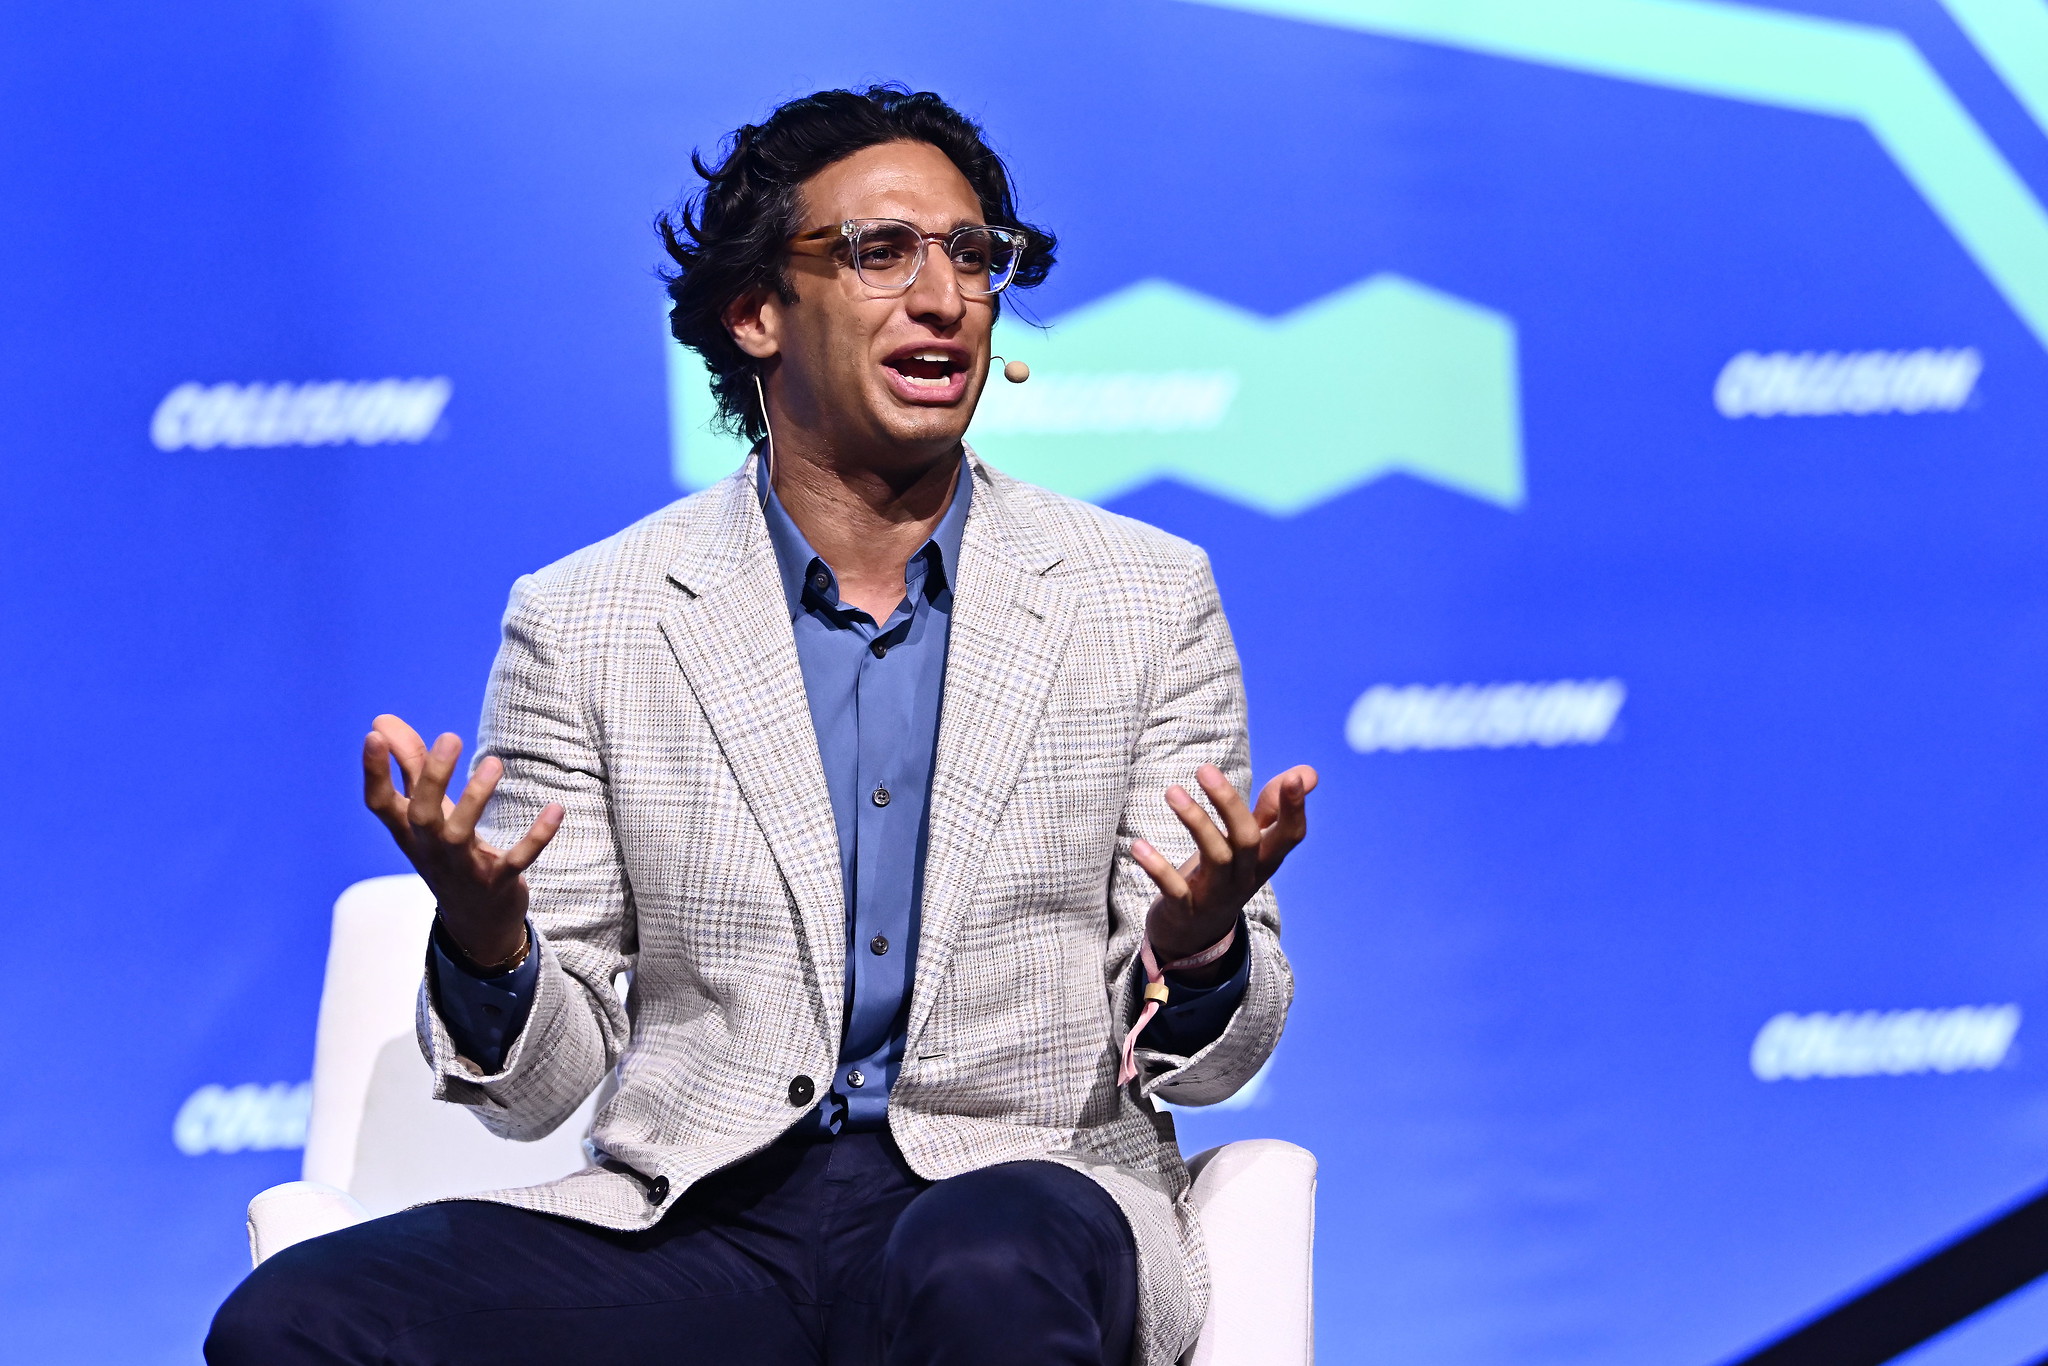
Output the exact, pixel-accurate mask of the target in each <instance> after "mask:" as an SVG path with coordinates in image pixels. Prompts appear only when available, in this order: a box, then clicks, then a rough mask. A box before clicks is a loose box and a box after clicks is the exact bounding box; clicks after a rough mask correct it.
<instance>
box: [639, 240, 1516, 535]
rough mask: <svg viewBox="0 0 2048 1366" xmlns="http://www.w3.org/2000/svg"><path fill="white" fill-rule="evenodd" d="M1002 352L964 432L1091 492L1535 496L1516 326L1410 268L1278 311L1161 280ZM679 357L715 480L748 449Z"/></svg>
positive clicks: (996, 456) (689, 466) (676, 392)
mask: <svg viewBox="0 0 2048 1366" xmlns="http://www.w3.org/2000/svg"><path fill="white" fill-rule="evenodd" d="M996 349H997V351H999V352H1002V353H1003V354H1005V355H1009V356H1012V357H1015V358H1021V359H1024V360H1027V361H1029V363H1030V365H1031V379H1030V382H1029V383H1026V384H1023V385H1011V384H1007V383H1005V382H1003V381H1002V380H995V381H994V382H992V383H991V384H990V385H989V387H988V389H987V391H986V392H985V393H984V394H983V396H982V400H981V407H980V408H979V409H978V410H977V411H976V413H975V417H974V424H973V426H972V427H971V428H970V429H969V431H968V434H967V435H968V440H970V441H972V442H973V443H974V447H975V449H976V450H978V451H980V452H981V453H982V454H983V455H985V456H987V457H988V458H989V459H990V460H992V461H993V462H995V464H996V466H997V467H998V468H1000V469H1002V470H1004V471H1006V472H1008V473H1010V474H1014V475H1016V476H1017V477H1018V478H1020V479H1026V480H1029V481H1030V482H1032V483H1034V484H1043V485H1045V486H1046V487H1048V488H1054V489H1058V490H1059V491H1060V492H1062V493H1067V494H1072V495H1073V496H1074V497H1077V498H1086V499H1089V500H1091V501H1095V502H1101V501H1103V500H1106V499H1110V498H1114V497H1116V496H1117V495H1118V494H1120V493H1124V492H1126V491H1128V490H1130V489H1134V488H1137V487H1139V486H1141V485H1144V484H1147V483H1150V482H1151V481H1152V480H1154V479H1158V478H1161V477H1166V476H1171V477H1172V478H1175V479H1178V480H1180V481H1181V482H1183V483H1187V484H1191V485H1193V486H1195V487H1196V488H1200V489H1204V490H1207V491H1208V492H1210V493H1214V494H1216V495H1218V496H1219V497H1223V498H1228V499H1230V500H1232V501H1233V502H1237V503H1241V504H1243V505H1245V506H1247V507H1253V508H1258V509H1260V510H1262V511H1265V512H1269V513H1274V514H1276V515H1287V514H1291V513H1296V512H1300V511H1302V510H1303V509H1305V508H1308V507H1310V506H1313V505H1314V504H1316V503H1320V502H1323V501H1325V500H1327V499H1329V498H1331V497H1334V496H1335V495H1337V494H1339V493H1342V492H1344V491H1345V490H1346V489H1350V488H1355V487H1357V486H1358V485H1360V484H1362V483H1365V482H1367V481H1368V480H1372V479H1376V478H1379V477H1380V476H1382V475H1385V474H1390V473H1394V472H1396V471H1400V472H1404V473H1407V474H1412V475H1414V476H1416V477H1417V478H1420V479H1426V480H1429V481H1431V482H1433V483H1436V484H1440V485H1442V486H1444V487H1446V488H1450V489H1454V490H1456V491H1458V492H1460V493H1465V494H1469V495H1471V496H1472V497H1474V498H1480V499H1484V500H1485V501H1487V502H1491V503H1496V504H1498V505H1500V506H1502V507H1506V508H1515V507H1519V506H1520V505H1521V503H1522V447H1521V417H1520V400H1519V394H1518V389H1517V383H1516V365H1515V329H1514V324H1513V323H1512V322H1510V321H1509V320H1508V319H1507V318H1506V317H1505V316H1504V315H1502V314H1499V313H1496V312H1493V311H1492V310H1490V309H1485V308H1480V307H1478V306H1477V305H1475V304H1471V303H1467V302H1465V301H1464V300H1462V299H1457V298H1453V297H1452V296H1450V295H1448V294H1444V293H1442V292H1440V291H1438V290H1434V289H1430V288H1428V287H1427V286H1424V285H1419V284H1417V283H1415V282H1414V281H1412V280H1406V279H1403V278H1401V277H1400V276H1398V275H1375V276H1373V277H1372V278H1371V279H1369V280H1365V281H1363V282H1361V283H1359V284H1356V285H1353V286H1351V287H1350V288H1348V289H1344V290H1340V291H1339V292H1337V293H1336V294H1332V295H1329V296H1327V297H1326V298H1323V299H1320V300H1318V301H1317V302H1315V303H1313V304H1310V305H1308V306H1306V307H1304V308H1300V309H1297V310H1296V311H1294V312H1293V313H1290V314H1288V315H1286V316H1285V317H1282V318H1277V319H1268V318H1262V317H1259V316H1258V315H1257V314H1254V313H1248V312H1246V311H1244V310H1243V309H1239V308H1235V307H1233V306H1231V305H1229V304H1226V303H1221V302H1219V301H1217V300H1215V299H1211V298H1209V297H1207V296H1206V295H1203V294H1198V293H1196V292H1194V291H1193V290H1188V289H1183V288H1181V287H1180V286H1178V285H1173V284H1168V283H1166V282H1165V281H1161V280H1148V281H1144V282H1142V283H1139V284H1136V285H1132V286H1129V287H1128V288H1125V289H1121V290H1118V291H1117V292H1116V293H1114V294H1111V295H1109V296H1108V297H1106V298H1103V299H1100V300H1097V301H1096V302H1094V303H1092V304H1088V305H1086V306H1084V307H1081V308H1078V309H1075V310H1074V311H1072V312H1070V313H1067V314H1065V315H1063V316H1062V317H1060V318H1059V319H1058V320H1057V321H1056V322H1055V323H1054V324H1053V326H1052V328H1051V330H1050V331H1049V332H1044V333H1041V332H1039V331H1037V330H1036V329H1033V328H1030V327H1026V326H1023V325H1021V324H1015V323H1004V324H999V325H998V327H997V332H996ZM669 351H670V367H669V375H670V395H671V397H670V402H671V405H672V414H673V421H672V431H673V434H674V437H675V447H674V452H673V455H674V462H675V475H676V479H677V482H678V483H681V484H682V485H684V486H685V487H690V488H696V487H701V486H703V485H704V484H707V483H709V482H711V481H712V480H713V479H716V478H719V477H720V476H722V475H724V474H726V473H727V472H728V471H730V470H731V469H732V467H733V466H734V465H735V464H737V463H738V461H739V459H740V456H741V455H742V453H743V449H742V446H741V443H740V442H738V441H737V440H735V439H733V438H732V437H729V436H725V435H723V434H720V433H715V432H712V431H710V430H709V428H708V423H709V420H710V418H711V416H712V406H711V391H710V387H709V385H708V384H706V382H705V379H704V371H703V367H702V366H701V365H699V364H698V363H697V361H696V358H695V357H694V356H692V355H690V354H689V353H688V352H685V351H684V350H683V349H682V348H681V347H677V346H673V345H672V346H671V347H670V348H669Z"/></svg>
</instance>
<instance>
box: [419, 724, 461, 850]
mask: <svg viewBox="0 0 2048 1366" xmlns="http://www.w3.org/2000/svg"><path fill="white" fill-rule="evenodd" d="M461 757H462V737H461V736H459V735H455V734H452V733H451V734H447V735H443V736H442V737H441V738H440V739H438V740H436V741H434V747H433V748H432V749H430V750H428V751H427V757H426V761H425V762H424V763H422V764H421V765H420V771H419V772H418V774H416V775H415V776H414V778H413V783H412V806H411V810H410V811H409V812H408V813H407V819H409V820H410V821H411V822H412V825H413V828H414V829H415V830H424V831H429V832H432V833H435V834H439V833H440V830H441V826H442V822H443V821H444V820H445V819H446V817H445V815H444V813H445V812H446V811H447V809H448V808H447V807H446V806H445V805H444V798H445V797H446V795H447V792H448V779H449V778H450V777H451V776H452V775H453V774H454V772H455V763H456V761H457V760H458V759H460V758H461Z"/></svg>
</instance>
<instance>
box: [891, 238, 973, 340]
mask: <svg viewBox="0 0 2048 1366" xmlns="http://www.w3.org/2000/svg"><path fill="white" fill-rule="evenodd" d="M924 251H925V256H924V268H923V269H922V270H920V271H918V272H917V279H915V280H913V281H912V282H911V285H910V292H909V294H907V295H906V296H904V300H903V303H904V307H906V308H907V309H909V310H910V316H911V317H913V318H927V319H930V320H931V321H933V322H936V323H943V324H945V325H948V326H950V325H951V324H953V323H956V322H958V321H959V320H960V315H961V314H963V313H965V312H966V311H967V297H966V295H964V294H962V293H961V291H960V273H959V272H958V271H956V270H954V269H953V258H952V257H950V256H948V255H947V254H946V247H945V244H944V243H943V242H926V243H925V244H924Z"/></svg>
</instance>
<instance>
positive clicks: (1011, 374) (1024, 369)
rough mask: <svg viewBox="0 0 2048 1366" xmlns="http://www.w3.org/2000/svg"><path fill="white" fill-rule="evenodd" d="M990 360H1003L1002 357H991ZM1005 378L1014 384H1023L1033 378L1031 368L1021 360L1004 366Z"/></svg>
mask: <svg viewBox="0 0 2048 1366" xmlns="http://www.w3.org/2000/svg"><path fill="white" fill-rule="evenodd" d="M989 359H990V360H1001V359H1002V357H1001V356H991V357H989ZM1003 378H1004V379H1006V380H1008V381H1010V383H1012V384H1022V383H1023V382H1024V381H1025V380H1027V379H1030V378H1031V367H1030V366H1028V365H1026V364H1025V363H1024V362H1023V361H1021V360H1013V361H1011V362H1009V363H1008V364H1006V365H1004V366H1003Z"/></svg>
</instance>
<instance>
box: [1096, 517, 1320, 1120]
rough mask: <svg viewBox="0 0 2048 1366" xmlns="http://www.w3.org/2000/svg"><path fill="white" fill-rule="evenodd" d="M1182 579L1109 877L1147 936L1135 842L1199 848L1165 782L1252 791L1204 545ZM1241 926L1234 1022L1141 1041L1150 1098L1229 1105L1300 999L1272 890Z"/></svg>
mask: <svg viewBox="0 0 2048 1366" xmlns="http://www.w3.org/2000/svg"><path fill="white" fill-rule="evenodd" d="M1187 579H1188V587H1187V593H1186V595H1185V598H1184V599H1183V601H1182V603H1181V610H1180V613H1179V617H1178V624H1177V627H1176V629H1175V631H1174V633H1173V638H1172V643H1171V645H1170V647H1169V648H1168V650H1167V651H1166V654H1165V658H1164V659H1163V661H1162V663H1161V664H1160V666H1159V667H1158V670H1157V672H1156V674H1155V683H1154V686H1153V687H1152V689H1151V698H1150V701H1149V703H1148V713H1147V717H1146V721H1145V726H1144V730H1143V732H1142V733H1141V735H1140V738H1139V741H1138V747H1137V754H1136V758H1135V761H1134V763H1133V766H1132V770H1131V785H1130V789H1129V795H1128V796H1127V797H1126V799H1125V806H1124V815H1123V824H1122V829H1121V830H1120V832H1119V833H1120V835H1121V838H1120V839H1119V840H1118V841H1117V855H1116V862H1115V866H1114V868H1113V869H1112V871H1111V877H1110V888H1111V897H1112V900H1113V903H1114V906H1113V909H1114V912H1115V915H1116V918H1117V920H1118V921H1119V922H1120V926H1124V927H1128V926H1135V927H1136V929H1137V931H1138V933H1142V932H1143V929H1144V924H1145V913H1146V911H1147V910H1148V909H1149V908H1150V907H1151V905H1152V900H1153V898H1154V896H1156V895H1157V889H1156V888H1154V886H1153V885H1152V880H1151V878H1149V877H1147V876H1146V874H1145V870H1144V869H1142V868H1140V867H1139V866H1138V864H1137V861H1136V860H1134V859H1133V858H1132V857H1131V856H1130V842H1131V841H1132V840H1133V839H1137V838H1143V839H1145V840H1147V841H1149V842H1150V843H1151V844H1152V845H1153V846H1154V847H1156V848H1157V849H1158V850H1159V851H1160V852H1161V853H1163V854H1165V855H1166V857H1168V858H1169V859H1172V860H1173V861H1174V862H1176V863H1178V862H1180V861H1182V860H1184V859H1185V858H1187V857H1188V855H1190V854H1192V853H1193V852H1194V840H1193V838H1192V837H1191V836H1190V835H1189V834H1188V832H1187V831H1186V830H1185V829H1184V828H1183V827H1182V826H1181V824H1180V822H1179V821H1178V820H1176V819H1175V818H1174V816H1173V813H1172V811H1171V809H1170V808H1168V806H1167V805H1166V801H1165V798H1164V793H1165V791H1166V789H1167V788H1168V787H1170V786H1172V785H1173V784H1175V783H1178V784H1180V785H1181V786H1182V787H1184V788H1186V789H1187V790H1188V791H1189V792H1190V793H1192V794H1194V796H1195V800H1197V801H1200V802H1203V803H1204V805H1205V806H1206V805H1207V802H1206V799H1205V798H1204V797H1203V796H1202V790H1201V788H1200V787H1199V786H1198V785H1197V784H1196V781H1195V770H1196V769H1197V768H1199V767H1200V766H1201V765H1203V764H1205V763H1210V764H1214V765H1216V767H1218V768H1220V769H1222V770H1223V772H1224V775H1225V776H1226V777H1228V778H1229V779H1230V781H1231V784H1232V785H1233V786H1234V787H1236V788H1237V790H1238V791H1240V792H1243V793H1245V794H1246V796H1247V799H1248V800H1249V798H1250V797H1251V795H1253V794H1252V792H1251V777H1252V773H1251V746H1250V741H1249V739H1248V737H1247V735H1246V719H1245V701H1244V680H1243V677H1242V675H1241V673H1240V671H1239V668H1238V661H1237V647H1236V645H1235V644H1234V643H1233V642H1232V640H1231V637H1230V623H1229V622H1228V621H1226V620H1225V619H1224V616H1223V603H1222V600H1221V598H1220V597H1219V596H1218V595H1217V592H1216V578H1215V575H1214V573H1213V572H1212V571H1211V570H1210V568H1209V558H1208V556H1207V555H1205V554H1203V553H1202V552H1201V551H1199V550H1197V551H1195V552H1194V558H1193V563H1192V564H1191V565H1190V568H1189V573H1188V576H1187ZM1211 814H1212V815H1213V814H1214V813H1213V811H1212V813H1211ZM1244 924H1245V929H1246V941H1247V942H1246V945H1245V952H1246V958H1247V964H1246V965H1247V967H1248V969H1249V980H1248V982H1247V984H1246V987H1245V992H1244V998H1243V1000H1242V1001H1240V1002H1239V1004H1238V1006H1237V1009H1236V1010H1235V1011H1234V1012H1232V1014H1231V1016H1230V1022H1229V1024H1228V1025H1226V1026H1225V1027H1224V1029H1223V1031H1222V1033H1221V1034H1220V1035H1218V1036H1217V1037H1216V1038H1215V1039H1214V1040H1213V1041H1211V1042H1209V1043H1207V1044H1206V1045H1204V1046H1203V1047H1201V1048H1199V1049H1197V1050H1196V1051H1195V1052H1194V1053H1192V1054H1189V1055H1185V1056H1183V1055H1180V1054H1175V1053H1166V1052H1161V1051H1159V1050H1157V1049H1153V1048H1146V1047H1144V1046H1143V1042H1142V1041H1141V1043H1140V1047H1139V1048H1138V1051H1137V1058H1138V1067H1139V1080H1138V1085H1139V1087H1140V1088H1141V1090H1142V1092H1143V1093H1144V1094H1146V1095H1153V1094H1156V1095H1158V1097H1159V1098H1160V1099H1162V1100H1168V1101H1172V1102H1173V1103H1174V1104H1176V1105H1213V1104H1215V1103H1216V1102H1217V1101H1220V1100H1226V1099H1228V1098H1229V1097H1230V1096H1231V1095H1232V1094H1234V1093H1235V1092H1236V1091H1237V1089H1238V1088H1239V1087H1240V1086H1243V1085H1244V1084H1245V1083H1246V1082H1247V1081H1250V1080H1251V1078H1252V1075H1253V1074H1254V1073H1256V1072H1257V1071H1258V1070H1259V1068H1260V1067H1262V1066H1263V1065H1264V1064H1265V1061H1266V1059H1267V1057H1269V1056H1270V1055H1271V1054H1272V1052H1273V1046H1274V1045H1275V1044H1277V1043H1278V1042H1279V1041H1280V1031H1281V1029H1282V1028H1283V1027H1284V1026H1285V1025H1286V1023H1287V1008H1288V1006H1289V1005H1290V1004H1291V1003H1292V1002H1293V999H1294V974H1293V971H1292V970H1291V969H1290V968H1289V967H1288V965H1287V955H1286V954H1284V953H1282V952H1281V949H1280V912H1279V909H1278V907H1277V906H1276V905H1275V904H1274V901H1273V891H1272V888H1271V887H1270V886H1268V887H1264V888H1261V889H1260V890H1259V892H1258V894H1257V895H1255V896H1254V897H1253V898H1252V899H1251V901H1250V903H1248V904H1247V905H1246V906H1245V908H1244ZM1121 941H1122V942H1128V943H1130V944H1131V946H1132V947H1131V950H1130V952H1129V955H1128V961H1126V962H1124V963H1123V964H1122V965H1121V966H1120V970H1119V976H1118V978H1117V979H1116V980H1119V981H1121V982H1122V983H1124V984H1125V986H1124V988H1123V990H1122V991H1121V993H1120V995H1121V996H1122V997H1123V998H1124V999H1123V1000H1121V1001H1120V1002H1119V1005H1120V1007H1121V1016H1120V1018H1122V1019H1124V1020H1125V1021H1126V1022H1127V1023H1126V1027H1128V1022H1129V1021H1132V1020H1135V1019H1136V1018H1137V1010H1138V1006H1139V1002H1138V1000H1137V991H1136V989H1135V986H1134V985H1133V984H1134V983H1135V981H1136V980H1137V974H1136V973H1135V971H1134V970H1133V967H1132V964H1133V963H1134V962H1135V960H1136V958H1137V948H1136V945H1137V934H1130V933H1126V934H1125V935H1123V936H1121Z"/></svg>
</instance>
